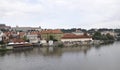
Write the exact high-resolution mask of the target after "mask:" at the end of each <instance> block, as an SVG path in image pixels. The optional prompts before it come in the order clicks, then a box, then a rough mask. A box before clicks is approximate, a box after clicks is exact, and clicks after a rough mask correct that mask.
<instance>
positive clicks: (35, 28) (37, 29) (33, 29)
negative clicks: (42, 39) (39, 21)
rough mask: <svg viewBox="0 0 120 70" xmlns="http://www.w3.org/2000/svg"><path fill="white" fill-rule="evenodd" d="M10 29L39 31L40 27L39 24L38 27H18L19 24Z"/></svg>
mask: <svg viewBox="0 0 120 70" xmlns="http://www.w3.org/2000/svg"><path fill="white" fill-rule="evenodd" d="M12 30H13V31H24V32H27V31H41V30H42V28H41V27H40V26H39V27H19V26H16V27H12Z"/></svg>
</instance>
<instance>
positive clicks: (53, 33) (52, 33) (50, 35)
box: [41, 29, 63, 41]
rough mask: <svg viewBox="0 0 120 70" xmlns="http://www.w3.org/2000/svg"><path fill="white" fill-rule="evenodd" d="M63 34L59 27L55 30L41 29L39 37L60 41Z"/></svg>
mask: <svg viewBox="0 0 120 70" xmlns="http://www.w3.org/2000/svg"><path fill="white" fill-rule="evenodd" d="M62 36H63V32H62V31H61V30H60V29H55V30H42V31H41V38H42V39H45V40H57V41H60V40H61V38H62Z"/></svg>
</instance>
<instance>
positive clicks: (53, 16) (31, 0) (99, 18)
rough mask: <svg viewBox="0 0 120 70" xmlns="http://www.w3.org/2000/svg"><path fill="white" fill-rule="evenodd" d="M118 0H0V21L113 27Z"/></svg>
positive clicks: (118, 5) (17, 23)
mask: <svg viewBox="0 0 120 70" xmlns="http://www.w3.org/2000/svg"><path fill="white" fill-rule="evenodd" d="M119 8H120V1H119V0H1V1H0V18H1V21H0V22H1V23H4V22H5V23H7V24H9V25H12V26H15V25H20V26H36V25H39V26H43V28H73V27H77V28H78V27H79V28H87V29H88V28H94V27H96V28H100V27H107V28H112V27H113V28H115V27H118V25H119V22H120V15H119V12H120V9H119Z"/></svg>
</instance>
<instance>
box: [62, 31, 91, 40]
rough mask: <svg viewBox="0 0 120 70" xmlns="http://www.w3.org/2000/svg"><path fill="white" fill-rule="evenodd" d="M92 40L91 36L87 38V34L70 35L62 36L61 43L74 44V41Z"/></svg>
mask: <svg viewBox="0 0 120 70" xmlns="http://www.w3.org/2000/svg"><path fill="white" fill-rule="evenodd" d="M90 40H92V37H91V36H88V35H87V34H83V35H76V34H72V33H67V34H64V35H63V37H62V38H61V41H62V42H74V41H90Z"/></svg>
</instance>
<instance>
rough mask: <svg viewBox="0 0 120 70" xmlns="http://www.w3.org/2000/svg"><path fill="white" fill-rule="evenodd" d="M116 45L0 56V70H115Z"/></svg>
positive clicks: (119, 65) (119, 66) (119, 63)
mask: <svg viewBox="0 0 120 70" xmlns="http://www.w3.org/2000/svg"><path fill="white" fill-rule="evenodd" d="M119 45H120V43H119V42H115V43H112V44H108V45H102V46H83V47H66V48H53V47H48V48H40V47H36V48H33V49H31V48H30V49H22V50H17V51H16V50H14V51H8V52H1V53H0V70H119V69H120V61H119V59H120V55H119V53H120V47H119Z"/></svg>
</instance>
